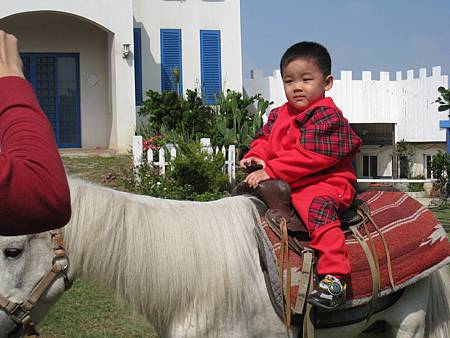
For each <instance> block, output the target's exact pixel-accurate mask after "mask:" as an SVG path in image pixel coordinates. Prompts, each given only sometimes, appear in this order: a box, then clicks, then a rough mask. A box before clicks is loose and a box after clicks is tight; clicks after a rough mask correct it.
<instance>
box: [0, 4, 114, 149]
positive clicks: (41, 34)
mask: <svg viewBox="0 0 450 338" xmlns="http://www.w3.org/2000/svg"><path fill="white" fill-rule="evenodd" d="M42 22H45V23H46V24H45V25H42V24H41V23H42ZM0 26H1V27H2V29H4V30H6V31H8V32H10V33H12V34H14V35H15V36H16V37H17V38H18V39H19V44H20V46H19V47H20V50H21V51H22V52H50V53H51V52H54V53H79V55H80V97H81V98H82V100H80V120H81V131H82V132H81V146H82V147H83V148H95V147H101V148H105V147H108V145H109V137H110V129H111V107H110V103H109V101H110V94H109V92H108V63H107V60H108V57H109V55H108V51H107V44H108V40H107V39H108V37H107V33H106V32H105V31H103V30H101V29H100V28H98V27H97V26H94V25H92V24H90V23H89V22H87V21H82V20H80V19H77V18H75V17H73V16H69V15H66V14H60V13H58V14H57V13H49V12H34V13H25V14H18V15H15V16H12V17H8V18H6V19H2V20H0ZM86 36H89V39H86V38H85V37H86ZM67 41H70V44H68V43H67ZM92 76H95V77H96V78H97V81H96V82H95V84H94V83H93V82H92V85H91V84H90V83H89V78H91V77H92Z"/></svg>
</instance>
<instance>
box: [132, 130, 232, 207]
mask: <svg viewBox="0 0 450 338" xmlns="http://www.w3.org/2000/svg"><path fill="white" fill-rule="evenodd" d="M176 144H177V146H176V148H177V156H176V157H175V159H173V160H172V161H171V162H170V163H169V165H168V167H166V173H165V175H159V174H160V173H159V171H158V168H155V167H153V166H152V165H148V164H144V165H142V166H140V167H138V168H137V169H136V175H135V174H134V173H133V172H130V173H129V175H128V176H129V177H128V180H127V188H128V189H130V190H132V191H134V192H136V193H140V194H145V195H150V196H154V197H161V198H170V199H178V200H197V201H207V200H212V199H218V198H221V197H223V196H225V195H228V194H229V191H230V189H231V186H230V183H229V180H228V175H226V174H224V173H223V172H222V168H223V166H224V163H225V161H224V158H223V155H222V154H221V153H218V154H208V153H207V152H206V151H204V150H203V149H202V146H201V145H200V143H198V142H184V141H183V140H182V139H181V138H179V139H178V141H177V143H176Z"/></svg>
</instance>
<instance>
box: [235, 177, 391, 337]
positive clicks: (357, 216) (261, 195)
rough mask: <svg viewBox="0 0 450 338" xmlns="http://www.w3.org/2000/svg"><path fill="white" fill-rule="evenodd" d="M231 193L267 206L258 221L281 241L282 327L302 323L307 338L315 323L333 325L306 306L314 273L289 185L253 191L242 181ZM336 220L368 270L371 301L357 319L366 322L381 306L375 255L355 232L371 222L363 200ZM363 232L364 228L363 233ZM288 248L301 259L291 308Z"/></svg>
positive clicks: (277, 184) (266, 185)
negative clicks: (349, 234) (350, 237)
mask: <svg viewBox="0 0 450 338" xmlns="http://www.w3.org/2000/svg"><path fill="white" fill-rule="evenodd" d="M232 194H233V195H240V194H250V195H253V196H256V197H257V198H258V199H260V200H261V201H263V202H264V203H265V205H266V206H267V209H266V208H264V207H262V208H259V209H258V210H259V212H260V215H261V216H262V220H263V221H262V222H263V223H264V222H265V223H267V224H268V226H269V227H270V228H271V229H272V231H273V232H274V233H275V234H276V236H277V237H278V238H279V239H280V240H281V241H280V247H281V250H280V254H279V261H278V264H279V266H278V272H279V280H280V283H281V287H282V292H281V294H282V295H281V298H282V303H283V305H284V306H283V311H282V312H283V313H282V314H281V317H282V318H283V320H284V322H285V325H286V326H287V327H289V326H290V325H291V321H294V323H296V324H299V323H300V325H298V326H301V323H303V336H304V337H310V335H311V332H314V326H315V325H314V324H316V326H318V325H317V324H318V323H319V322H322V324H323V323H328V324H329V323H330V322H333V320H325V319H324V318H326V317H327V316H328V318H329V317H330V316H329V315H328V314H326V315H325V316H321V315H319V314H318V311H317V310H316V309H314V310H315V311H312V310H313V309H312V308H311V305H310V304H307V303H306V297H307V295H308V294H309V291H310V290H311V289H312V287H313V283H314V281H315V280H317V278H315V277H316V276H315V274H314V261H315V259H314V252H313V251H312V250H311V249H310V248H309V242H310V240H311V239H310V237H309V233H308V230H307V227H306V226H305V224H304V222H303V221H302V220H301V219H300V217H299V216H298V214H297V213H296V211H295V210H294V209H293V208H292V205H291V197H290V196H291V188H290V186H289V185H288V184H287V183H286V182H284V181H281V180H268V181H264V182H261V183H260V184H259V185H258V187H257V188H256V189H252V188H251V187H250V186H248V184H247V183H246V182H243V183H241V184H240V185H238V186H237V187H236V188H235V189H234V190H233V193H232ZM339 219H340V221H341V228H342V230H343V231H344V232H345V233H347V232H352V233H353V234H354V235H355V238H357V239H358V238H359V239H358V241H359V242H360V245H361V246H362V247H363V249H364V252H365V254H366V256H367V259H368V261H369V264H370V267H371V272H372V280H373V295H372V301H371V303H369V304H368V306H367V309H366V311H364V312H363V313H364V315H363V317H362V318H360V319H364V318H366V319H367V320H368V319H369V318H370V317H371V315H372V313H373V312H374V311H379V310H380V305H381V304H377V303H378V302H377V300H378V292H379V280H380V273H379V265H378V258H377V257H376V253H375V254H374V253H373V248H372V247H371V248H369V247H368V245H367V243H366V242H365V241H364V240H363V239H361V238H362V235H361V234H360V233H359V231H358V229H359V228H360V227H362V226H364V227H366V225H365V223H366V222H367V220H368V219H370V220H372V219H371V217H370V210H369V207H368V205H367V204H366V203H365V201H363V200H359V199H356V200H355V201H354V203H353V204H352V206H350V207H349V208H348V209H346V210H344V211H343V212H342V213H340V214H339ZM372 222H373V220H372ZM367 232H368V231H367V228H366V233H367ZM380 235H381V232H380ZM360 239H361V240H360ZM385 248H386V255H387V257H388V266H389V270H390V271H389V272H390V275H391V274H392V272H391V268H390V258H389V251H388V250H387V247H386V246H385ZM289 249H291V250H292V251H294V252H296V253H297V254H298V255H300V256H301V257H302V260H303V264H302V270H301V272H300V274H299V277H298V280H296V281H294V282H295V283H297V284H298V293H297V297H296V300H295V303H293V304H292V306H291V300H290V291H291V279H292V276H291V267H290V262H289V256H290V254H289ZM388 303H389V305H391V304H392V302H388ZM274 305H275V304H274ZM383 305H386V304H383ZM381 308H384V306H381ZM313 313H315V315H314V317H315V319H314V323H313V319H312V316H313ZM299 316H300V318H301V320H300V321H299V319H298V317H299ZM331 317H333V316H331ZM303 319H304V320H303ZM334 324H336V323H334ZM325 325H327V324H325Z"/></svg>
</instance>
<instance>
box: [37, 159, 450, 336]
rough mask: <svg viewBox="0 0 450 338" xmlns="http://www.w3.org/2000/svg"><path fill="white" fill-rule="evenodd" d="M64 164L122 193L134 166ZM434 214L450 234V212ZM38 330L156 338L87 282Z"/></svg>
mask: <svg viewBox="0 0 450 338" xmlns="http://www.w3.org/2000/svg"><path fill="white" fill-rule="evenodd" d="M63 161H64V165H65V167H66V170H67V172H68V173H69V174H70V175H75V176H79V177H82V178H84V179H86V180H89V181H92V182H96V183H100V184H103V185H106V186H109V187H112V188H115V189H120V190H123V189H124V180H123V179H124V175H125V174H126V172H127V170H129V168H130V165H131V159H130V157H128V156H115V157H111V158H101V157H89V158H85V157H82V158H68V157H64V158H63ZM433 212H434V214H435V215H436V216H437V217H438V218H439V219H440V220H441V222H442V224H443V225H444V227H445V228H446V230H447V232H448V233H450V209H449V208H448V209H441V210H434V211H433ZM38 330H39V332H40V333H41V336H42V337H68V338H72V337H92V338H93V337H157V336H156V334H155V332H154V330H153V329H152V328H151V326H150V325H149V324H147V322H145V321H144V320H143V319H141V318H138V316H136V315H133V313H132V311H131V310H130V308H129V306H127V305H125V304H123V303H122V302H120V301H119V300H118V299H116V297H115V296H114V293H113V291H112V290H111V289H108V288H106V287H104V286H102V285H100V284H97V283H94V282H92V281H87V280H84V279H80V280H77V281H75V283H74V286H73V287H72V289H70V290H69V291H67V292H66V293H65V294H64V295H63V296H62V298H61V300H60V301H59V302H58V303H57V304H56V305H55V306H54V307H53V308H52V310H51V311H50V313H49V315H48V316H47V317H46V319H45V320H44V322H42V323H41V324H40V325H39V326H38Z"/></svg>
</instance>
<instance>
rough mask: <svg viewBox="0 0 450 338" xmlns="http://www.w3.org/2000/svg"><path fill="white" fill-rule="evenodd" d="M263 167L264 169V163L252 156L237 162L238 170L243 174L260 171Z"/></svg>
mask: <svg viewBox="0 0 450 338" xmlns="http://www.w3.org/2000/svg"><path fill="white" fill-rule="evenodd" d="M265 167H266V162H264V161H263V160H261V159H260V158H258V157H254V156H250V157H247V158H244V159H243V160H241V161H240V162H239V168H240V169H241V170H242V171H243V172H247V173H249V172H253V171H255V170H258V169H262V168H265Z"/></svg>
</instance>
